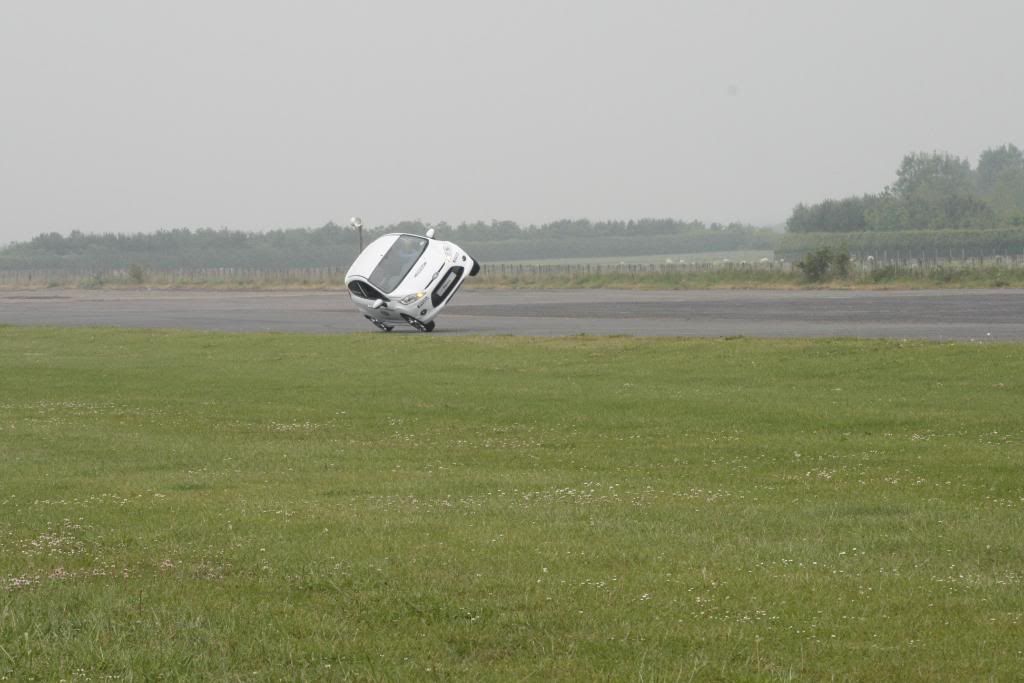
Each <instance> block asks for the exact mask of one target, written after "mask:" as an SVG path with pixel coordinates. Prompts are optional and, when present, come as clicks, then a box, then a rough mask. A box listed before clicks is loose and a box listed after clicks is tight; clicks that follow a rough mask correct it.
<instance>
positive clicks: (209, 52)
mask: <svg viewBox="0 0 1024 683" xmlns="http://www.w3.org/2000/svg"><path fill="white" fill-rule="evenodd" d="M1022 27H1024V3H1022V2H1019V0H1004V1H996V0H975V1H974V2H971V3H967V2H962V1H960V0H956V1H946V0H929V1H924V0H912V1H904V2H901V1H899V0H886V1H876V0H868V1H865V0H861V1H860V2H852V1H851V2H829V1H827V0H789V1H786V0H779V1H773V2H768V1H764V0H743V1H739V0H737V1H733V2H729V1H727V0H706V1H704V0H701V1H688V2H683V1H681V0H680V1H678V2H668V1H665V2H658V1H654V0H629V1H626V0H623V1H621V2H603V1H599V0H563V1H559V0H514V1H513V0H506V1H504V2H487V1H486V0H466V1H454V0H432V1H430V2H422V1H419V2H413V1H405V2H398V1H389V0H372V1H370V0H368V1H365V2H362V1H351V0H349V1H343V0H336V1H333V2H327V1H321V2H317V1H303V0H295V1H292V2H286V1H284V0H281V1H279V2H270V1H262V2H258V1H253V0H249V1H245V2H242V1H216V0H203V1H201V2H200V1H195V0H175V1H174V2H139V1H138V0H125V1H120V2H115V1H110V0H90V1H89V2H80V1H65V2H61V1H56V0H55V1H50V2H46V1H38V0H24V1H23V0H2V3H0V244H3V243H6V242H10V241H15V240H24V239H28V238H30V237H32V236H33V235H35V234H38V233H40V232H49V231H57V232H61V233H64V234H66V233H68V232H70V231H71V230H75V229H77V230H82V231H86V232H108V231H110V232H151V231H155V230H159V229H167V228H176V227H192V228H197V227H214V228H219V227H222V226H226V227H229V228H233V229H242V230H266V229H271V228H289V227H302V226H311V227H316V226H320V225H323V224H324V223H326V222H327V221H330V220H334V221H335V222H339V223H340V222H345V221H347V220H348V218H349V216H352V215H356V214H358V215H361V216H363V217H364V219H365V220H366V222H367V223H368V224H371V225H375V224H382V223H392V222H395V221H399V220H403V219H422V220H425V221H428V222H437V221H448V222H449V223H458V222H462V221H473V220H485V221H489V220H491V219H509V220H514V221H518V222H520V223H522V224H528V223H542V222H547V221H551V220H556V219H560V218H590V219H594V220H600V219H628V218H639V217H647V216H653V217H671V218H680V219H699V220H705V221H722V222H728V221H734V220H736V221H743V222H750V223H755V224H772V223H779V222H782V221H784V220H785V219H786V217H787V216H788V215H789V212H790V210H791V209H792V207H793V206H794V205H795V204H796V203H797V202H801V201H803V202H811V201H818V200H821V199H823V198H825V197H830V196H831V197H839V196H846V195H850V194H859V193H863V192H874V191H878V190H880V189H881V188H882V187H883V186H884V185H886V184H887V183H889V182H891V181H892V179H893V178H894V172H895V168H896V166H897V165H898V164H899V162H900V159H901V158H902V157H903V155H904V154H905V153H907V152H909V151H932V150H943V151H949V152H952V153H954V154H956V155H959V156H964V157H968V158H969V159H970V160H971V162H972V164H973V163H976V162H977V157H978V154H979V153H980V152H981V151H982V150H983V149H985V148H987V147H992V146H998V145H1001V144H1004V143H1007V142H1014V143H1015V144H1017V145H1018V146H1024V56H1022V55H1024V43H1022V41H1021V35H1022Z"/></svg>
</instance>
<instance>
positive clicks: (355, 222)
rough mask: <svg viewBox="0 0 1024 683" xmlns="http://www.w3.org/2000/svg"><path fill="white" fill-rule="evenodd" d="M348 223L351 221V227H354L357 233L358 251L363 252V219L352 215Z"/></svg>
mask: <svg viewBox="0 0 1024 683" xmlns="http://www.w3.org/2000/svg"><path fill="white" fill-rule="evenodd" d="M349 223H351V224H352V227H353V228H355V229H356V231H357V232H358V233H359V253H360V254H362V253H363V219H362V218H360V217H359V216H352V218H351V219H350V220H349Z"/></svg>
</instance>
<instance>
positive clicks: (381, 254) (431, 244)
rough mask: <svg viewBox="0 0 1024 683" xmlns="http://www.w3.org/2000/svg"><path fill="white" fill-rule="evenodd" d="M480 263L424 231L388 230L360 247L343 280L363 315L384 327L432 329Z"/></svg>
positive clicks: (427, 330)
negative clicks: (361, 248) (439, 315)
mask: <svg viewBox="0 0 1024 683" xmlns="http://www.w3.org/2000/svg"><path fill="white" fill-rule="evenodd" d="M479 271H480V264H479V263H477V262H476V261H475V260H473V257H471V256H470V255H469V254H467V253H466V252H465V251H463V250H462V249H461V248H460V247H459V246H458V245H456V244H453V243H451V242H445V241H443V240H436V239H434V231H433V230H428V231H427V236H426V237H423V236H421V235H411V234H408V233H391V234H388V235H384V236H382V237H378V238H377V239H375V240H374V241H373V242H371V243H370V244H369V246H367V247H366V249H363V251H362V253H361V254H359V256H358V257H357V258H356V260H355V261H354V262H353V263H352V266H351V267H350V268H349V269H348V272H347V273H345V284H346V285H347V286H348V292H349V294H350V295H351V297H352V303H354V304H355V305H356V308H358V309H359V310H360V311H361V312H362V314H363V315H364V316H365V317H366V319H367V320H369V321H370V322H371V323H373V324H374V325H376V326H377V327H378V328H379V329H381V330H384V331H385V332H390V331H391V330H393V329H394V328H395V325H412V326H413V327H414V328H416V329H417V330H419V331H420V332H430V331H432V330H433V329H434V318H435V317H437V314H438V313H440V312H441V311H442V310H443V309H444V307H445V306H446V305H447V304H448V302H449V301H451V300H452V297H453V296H454V295H455V292H456V291H458V289H459V287H461V286H462V283H463V282H464V281H465V280H466V278H467V277H469V276H470V275H476V274H477V273H478V272H479Z"/></svg>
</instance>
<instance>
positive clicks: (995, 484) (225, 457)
mask: <svg viewBox="0 0 1024 683" xmlns="http://www.w3.org/2000/svg"><path fill="white" fill-rule="evenodd" d="M1022 415H1024V346H1021V345H999V344H929V343H919V342H910V343H907V342H885V341H848V340H839V341H836V340H831V341H830V340H822V341H799V340H785V341H761V340H751V339H715V340H693V339H687V340H673V339H631V338H588V337H573V338H562V339H529V338H508V337H491V338H457V339H453V338H443V337H431V336H426V335H400V336H399V335H393V336H385V335H370V334H367V335H352V336H344V337H339V336H304V335H256V334H253V335H227V334H212V333H192V332H166V331H160V332H156V331H117V330H106V329H102V330H101V329H77V330H56V329H31V328H13V327H0V680H18V681H22V680H33V679H34V680H46V681H49V680H60V679H64V680H75V681H86V680H95V681H99V680H122V681H124V680H153V679H157V678H165V679H170V680H175V679H190V680H195V679H200V680H202V679H208V680H218V681H220V680H300V679H307V680H346V679H354V680H417V681H418V680H473V681H481V680H482V681H487V680H495V681H499V680H500V681H505V680H537V681H547V680H615V681H619V680H634V681H641V680H642V681H658V680H668V681H676V680H680V681H690V680H695V681H709V680H729V681H732V680H862V681H866V680H901V681H904V680H950V681H962V680H981V679H985V680H989V679H991V680H1015V679H1016V680H1019V677H1020V672H1021V671H1024V544H1022V542H1021V539H1022V538H1024V514H1022V511H1024V477H1022V476H1021V474H1022V456H1024V423H1022V419H1021V416H1022Z"/></svg>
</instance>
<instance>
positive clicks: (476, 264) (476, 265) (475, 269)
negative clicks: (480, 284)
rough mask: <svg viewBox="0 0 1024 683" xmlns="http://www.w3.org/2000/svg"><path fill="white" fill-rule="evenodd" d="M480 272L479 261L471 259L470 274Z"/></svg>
mask: <svg viewBox="0 0 1024 683" xmlns="http://www.w3.org/2000/svg"><path fill="white" fill-rule="evenodd" d="M479 272H480V262H479V261H477V260H476V259H473V268H472V269H471V270H470V271H469V274H470V276H471V277H472V276H473V275H476V274H477V273H479Z"/></svg>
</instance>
